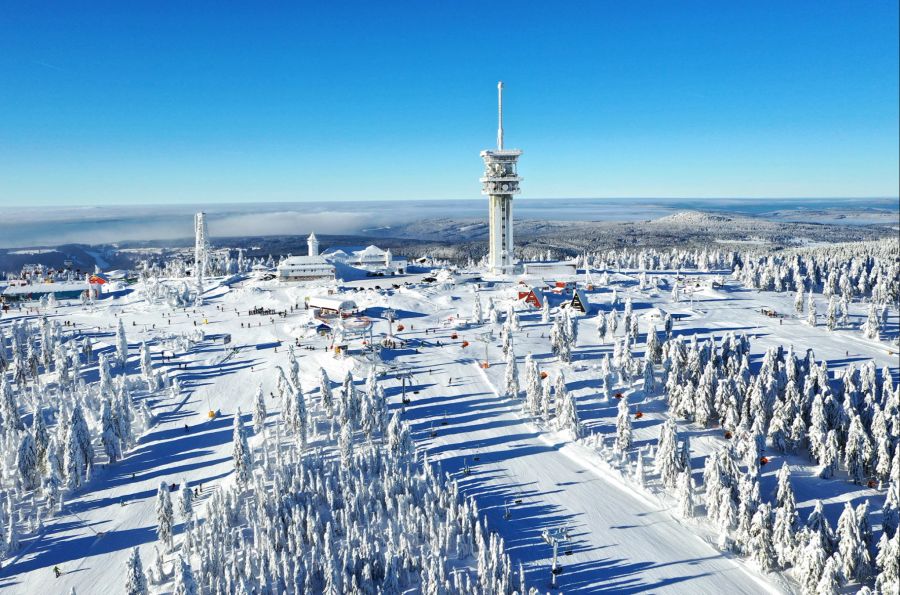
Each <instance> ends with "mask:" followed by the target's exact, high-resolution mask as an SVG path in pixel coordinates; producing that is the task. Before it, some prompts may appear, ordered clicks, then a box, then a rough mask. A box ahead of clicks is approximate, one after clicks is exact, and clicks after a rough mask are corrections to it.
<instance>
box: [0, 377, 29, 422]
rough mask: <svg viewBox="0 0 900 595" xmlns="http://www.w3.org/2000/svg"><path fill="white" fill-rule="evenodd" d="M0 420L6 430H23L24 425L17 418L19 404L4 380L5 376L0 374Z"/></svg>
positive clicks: (18, 417) (10, 387)
mask: <svg viewBox="0 0 900 595" xmlns="http://www.w3.org/2000/svg"><path fill="white" fill-rule="evenodd" d="M0 419H2V420H3V426H4V427H5V428H8V429H16V430H24V429H25V424H24V423H22V418H21V417H20V416H19V404H18V402H17V401H16V395H15V393H14V392H13V389H12V386H10V384H9V382H7V380H6V374H0Z"/></svg>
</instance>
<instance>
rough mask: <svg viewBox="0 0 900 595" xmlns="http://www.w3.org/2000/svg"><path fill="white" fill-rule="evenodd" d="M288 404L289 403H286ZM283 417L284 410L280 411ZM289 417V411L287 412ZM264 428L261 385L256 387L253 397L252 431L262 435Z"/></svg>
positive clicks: (264, 409)
mask: <svg viewBox="0 0 900 595" xmlns="http://www.w3.org/2000/svg"><path fill="white" fill-rule="evenodd" d="M288 402H290V401H288ZM282 415H284V409H282ZM287 415H288V416H290V411H288V412H287ZM265 427H266V399H265V397H264V396H263V389H262V385H261V384H260V385H259V386H257V387H256V395H255V396H254V397H253V431H254V432H255V433H257V434H262V433H263V430H264V429H265Z"/></svg>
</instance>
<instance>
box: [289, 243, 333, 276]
mask: <svg viewBox="0 0 900 595" xmlns="http://www.w3.org/2000/svg"><path fill="white" fill-rule="evenodd" d="M306 245H307V249H308V250H309V254H307V255H306V256H289V257H288V258H285V259H284V260H282V261H281V262H280V263H279V264H278V269H277V271H278V280H279V281H313V280H316V279H329V280H331V279H334V265H333V264H331V263H330V262H328V261H327V260H326V259H325V257H324V256H319V240H318V239H317V238H316V234H315V233H311V234H309V237H308V238H307V239H306Z"/></svg>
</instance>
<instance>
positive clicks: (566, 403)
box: [554, 370, 581, 439]
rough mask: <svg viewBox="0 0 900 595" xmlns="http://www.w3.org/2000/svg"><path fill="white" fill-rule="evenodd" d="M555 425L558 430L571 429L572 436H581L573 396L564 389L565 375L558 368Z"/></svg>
mask: <svg viewBox="0 0 900 595" xmlns="http://www.w3.org/2000/svg"><path fill="white" fill-rule="evenodd" d="M554 392H555V398H556V427H557V429H559V430H566V429H569V430H572V434H573V436H574V437H575V438H576V439H578V438H581V420H580V419H579V417H578V407H577V405H576V403H575V397H574V395H572V394H571V393H570V392H569V391H568V390H566V377H565V375H564V374H563V372H562V370H560V372H559V374H558V375H557V376H556V384H555V389H554Z"/></svg>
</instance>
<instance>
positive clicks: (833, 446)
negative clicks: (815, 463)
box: [819, 430, 841, 479]
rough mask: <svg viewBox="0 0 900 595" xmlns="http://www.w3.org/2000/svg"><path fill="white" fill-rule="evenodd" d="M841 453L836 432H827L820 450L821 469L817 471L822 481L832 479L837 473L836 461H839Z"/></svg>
mask: <svg viewBox="0 0 900 595" xmlns="http://www.w3.org/2000/svg"><path fill="white" fill-rule="evenodd" d="M840 456H841V451H840V446H839V444H838V437H837V432H836V431H835V430H828V435H827V436H826V437H825V446H824V448H823V449H822V456H821V457H820V459H819V463H820V464H821V468H820V469H819V477H821V478H822V479H830V478H832V477H834V473H835V471H837V466H838V461H840Z"/></svg>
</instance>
